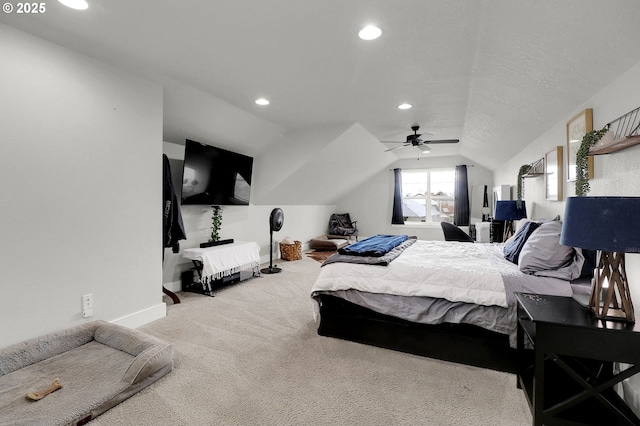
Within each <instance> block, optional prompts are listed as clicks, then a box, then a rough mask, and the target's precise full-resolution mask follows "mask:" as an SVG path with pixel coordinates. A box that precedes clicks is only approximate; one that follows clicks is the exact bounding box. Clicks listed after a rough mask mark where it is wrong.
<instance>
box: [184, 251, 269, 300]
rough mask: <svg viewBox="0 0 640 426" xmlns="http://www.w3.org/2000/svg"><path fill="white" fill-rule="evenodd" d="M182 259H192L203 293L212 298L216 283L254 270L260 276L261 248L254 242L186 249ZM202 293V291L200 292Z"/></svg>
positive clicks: (254, 273) (254, 274) (255, 274)
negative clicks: (242, 272) (241, 272)
mask: <svg viewBox="0 0 640 426" xmlns="http://www.w3.org/2000/svg"><path fill="white" fill-rule="evenodd" d="M182 257H184V258H186V259H190V260H191V261H192V262H193V264H194V266H195V270H196V272H197V273H198V275H199V277H200V284H201V287H202V291H201V293H203V294H207V295H209V296H212V295H213V294H212V291H213V287H214V285H213V284H214V282H215V281H220V280H223V279H224V278H225V277H232V276H234V275H237V276H238V277H239V273H240V271H244V270H252V271H253V276H259V275H260V246H259V245H258V243H256V242H253V241H236V242H234V243H230V244H222V245H218V246H212V247H204V248H189V249H184V250H183V252H182ZM199 292H200V291H199Z"/></svg>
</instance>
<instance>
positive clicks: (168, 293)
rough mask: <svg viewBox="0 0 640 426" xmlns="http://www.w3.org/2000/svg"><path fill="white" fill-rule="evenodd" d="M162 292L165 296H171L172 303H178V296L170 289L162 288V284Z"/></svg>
mask: <svg viewBox="0 0 640 426" xmlns="http://www.w3.org/2000/svg"><path fill="white" fill-rule="evenodd" d="M162 292H163V293H164V294H166V295H167V296H169V297H170V298H171V300H173V303H174V304H176V303H180V299H179V298H178V296H177V295H176V294H175V293H174V292H172V291H171V290H167V289H166V288H164V286H162Z"/></svg>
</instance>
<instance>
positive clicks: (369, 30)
mask: <svg viewBox="0 0 640 426" xmlns="http://www.w3.org/2000/svg"><path fill="white" fill-rule="evenodd" d="M381 34H382V30H381V29H380V28H378V27H376V26H375V25H367V26H366V27H364V28H363V29H361V30H360V32H359V33H358V37H360V38H361V39H363V40H375V39H377V38H378V37H380V35H381Z"/></svg>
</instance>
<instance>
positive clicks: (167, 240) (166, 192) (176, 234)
mask: <svg viewBox="0 0 640 426" xmlns="http://www.w3.org/2000/svg"><path fill="white" fill-rule="evenodd" d="M162 163H163V168H162V181H163V203H162V218H163V219H162V240H163V247H171V248H172V249H173V252H174V253H178V251H179V250H180V246H179V243H178V241H179V240H186V239H187V235H186V233H185V230H184V224H183V223H182V213H181V212H180V204H179V203H178V197H177V195H176V192H175V189H174V187H173V182H172V180H171V166H170V164H169V159H168V158H167V156H166V154H162ZM162 255H163V257H164V250H163V251H162Z"/></svg>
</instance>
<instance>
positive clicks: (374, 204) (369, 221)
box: [336, 157, 493, 240]
mask: <svg viewBox="0 0 640 426" xmlns="http://www.w3.org/2000/svg"><path fill="white" fill-rule="evenodd" d="M459 164H466V165H467V166H468V167H467V177H468V181H469V194H470V196H471V190H472V188H473V186H476V185H489V191H490V190H491V186H492V182H493V174H492V173H491V172H490V171H489V170H487V169H485V168H484V167H482V166H479V165H477V164H474V163H473V162H472V161H469V160H468V159H466V158H464V157H433V158H429V157H422V158H421V159H419V160H418V159H404V160H398V161H396V162H395V163H393V164H392V165H391V166H390V167H388V168H384V169H382V170H380V171H379V172H378V173H377V174H375V175H374V176H373V177H372V178H371V179H369V180H367V182H365V183H364V184H362V185H360V186H358V187H357V188H355V189H353V190H351V191H350V192H349V193H348V194H347V195H346V196H344V197H342V198H341V199H340V200H339V201H338V202H336V212H338V213H345V212H348V213H349V214H350V215H351V219H352V220H357V221H358V229H359V231H360V235H361V236H363V237H367V236H371V235H375V234H395V235H399V234H408V235H416V236H417V237H418V238H419V239H422V240H442V239H443V234H442V228H440V225H417V226H412V225H410V224H406V225H391V209H392V206H393V185H394V183H393V171H392V170H393V169H394V168H396V167H399V168H401V169H403V170H409V169H428V168H443V167H449V168H451V167H455V166H456V165H459ZM471 165H473V167H469V166H471Z"/></svg>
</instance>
